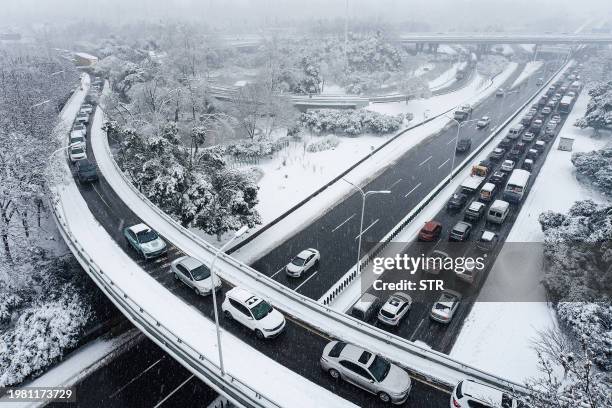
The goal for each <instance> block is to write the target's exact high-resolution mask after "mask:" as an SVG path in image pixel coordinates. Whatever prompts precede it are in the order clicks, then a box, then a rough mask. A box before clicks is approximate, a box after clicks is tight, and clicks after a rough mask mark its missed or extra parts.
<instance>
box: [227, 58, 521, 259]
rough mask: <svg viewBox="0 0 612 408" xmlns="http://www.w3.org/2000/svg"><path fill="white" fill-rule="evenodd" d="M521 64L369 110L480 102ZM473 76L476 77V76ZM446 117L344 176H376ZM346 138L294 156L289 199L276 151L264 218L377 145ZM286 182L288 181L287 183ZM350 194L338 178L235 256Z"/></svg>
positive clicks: (356, 179)
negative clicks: (439, 92) (445, 90)
mask: <svg viewBox="0 0 612 408" xmlns="http://www.w3.org/2000/svg"><path fill="white" fill-rule="evenodd" d="M517 67H518V64H516V63H510V64H508V67H507V68H506V69H505V70H504V72H502V73H501V74H500V75H498V76H497V77H495V78H494V79H493V80H492V81H490V82H489V83H488V84H490V86H487V85H488V84H487V83H480V81H476V80H474V81H473V82H472V83H471V84H472V85H470V86H467V87H465V88H462V89H461V90H458V91H457V92H452V93H450V94H446V95H441V96H438V97H434V98H430V99H426V100H418V101H410V102H409V103H408V104H405V103H404V102H394V103H382V104H371V105H370V106H369V107H368V109H371V110H375V111H378V112H381V113H388V114H397V113H402V111H403V110H405V109H406V107H407V106H413V107H414V106H419V107H420V108H419V109H420V110H421V112H423V111H424V108H425V107H428V108H430V109H426V110H425V111H429V112H431V113H430V116H433V115H435V114H436V113H441V112H444V111H445V110H448V109H452V108H453V107H455V106H457V105H459V104H462V103H471V104H476V103H478V102H479V101H481V100H483V99H485V98H486V97H488V96H490V95H491V94H492V93H493V92H495V90H496V89H497V88H498V87H499V85H500V84H502V83H504V82H505V81H506V80H507V79H508V77H509V76H510V75H512V73H513V72H514V71H515V70H516V68H517ZM475 77H478V76H477V75H476V76H475ZM411 104H412V105H411ZM448 122H449V120H448V118H446V117H443V116H442V117H440V118H437V119H435V120H432V121H431V122H428V123H426V124H424V125H422V126H419V127H417V128H414V129H412V130H410V131H408V132H406V133H404V134H403V135H401V136H400V137H398V138H397V139H395V140H394V141H393V142H391V143H389V144H388V145H387V146H385V147H384V148H383V149H382V150H380V151H379V152H377V153H376V154H375V155H373V156H372V157H371V158H369V159H368V160H366V161H365V162H364V163H362V164H361V165H359V166H357V168H355V169H354V170H352V171H351V172H350V173H349V174H347V175H346V176H345V177H346V178H347V179H348V180H351V181H352V182H353V183H356V184H358V185H363V184H365V183H366V182H367V181H368V180H371V179H373V178H375V177H376V176H378V174H380V173H381V172H382V171H384V169H386V168H387V167H388V166H390V165H392V164H393V162H394V161H395V160H397V159H399V158H400V157H401V156H402V155H403V154H404V153H406V152H407V151H408V150H410V149H411V148H413V147H414V146H415V145H417V144H418V143H419V142H421V141H423V140H424V139H425V138H427V137H429V136H431V135H433V134H434V133H436V132H438V131H439V130H441V129H442V128H443V127H444V126H446V125H447V124H448ZM344 139H345V138H342V139H341V140H342V141H341V143H340V145H339V146H338V147H337V148H336V149H335V150H333V151H329V152H318V153H312V154H308V155H309V157H310V160H309V161H308V164H305V163H304V162H301V161H299V160H296V161H295V162H294V163H293V164H292V165H293V166H296V167H298V169H297V170H299V168H300V167H301V169H302V172H301V173H300V172H299V171H297V170H296V172H295V173H292V174H293V177H294V178H295V182H294V183H293V184H294V185H293V186H291V188H292V189H293V190H291V191H292V192H293V193H292V194H291V195H286V198H283V197H282V196H281V194H280V193H279V191H282V190H279V187H278V186H279V184H277V183H278V181H279V179H281V180H282V178H283V177H284V176H283V174H285V173H286V172H288V171H289V169H288V167H289V166H283V167H281V165H282V159H281V157H282V156H278V157H277V158H276V159H273V160H275V162H276V164H274V165H271V167H272V168H274V169H276V170H275V171H277V173H276V174H273V173H267V174H264V176H263V178H262V179H261V180H260V182H259V186H260V191H259V198H260V203H259V204H258V207H257V209H258V210H260V211H262V212H263V213H264V214H266V217H270V215H271V214H273V213H276V215H277V216H278V215H280V214H281V213H282V212H284V211H286V210H287V209H289V208H290V205H289V204H291V205H295V204H297V203H298V202H299V201H301V200H302V199H304V198H305V197H307V196H308V195H310V194H312V193H313V192H314V191H315V189H311V190H307V189H305V188H304V189H299V188H298V187H300V186H301V183H307V185H312V186H317V187H321V186H323V185H324V184H325V183H327V182H329V181H330V180H332V179H333V178H334V177H336V176H337V174H339V173H340V172H341V171H342V170H344V169H346V168H347V167H348V166H349V165H350V164H351V163H354V162H355V160H353V161H352V162H349V161H348V160H346V157H353V158H356V157H357V156H356V152H357V151H358V150H360V151H362V152H363V151H365V150H367V149H366V148H364V146H367V147H368V148H369V146H374V145H373V144H372V142H373V141H375V140H374V139H373V137H369V138H368V137H365V138H363V139H362V137H361V136H360V137H357V138H355V139H354V142H353V141H351V142H348V143H345V140H344ZM383 140H384V139H381V140H380V142H379V143H378V144H377V145H376V146H379V145H380V144H381V143H382V141H383ZM353 143H354V144H353ZM358 144H361V146H360V147H359V146H357V145H358ZM343 146H344V147H343ZM350 149H354V150H353V152H351V150H350ZM321 153H323V154H321ZM339 158H341V159H339ZM337 162H340V163H344V166H340V165H339V164H338V163H337ZM288 164H289V162H288ZM285 167H287V168H285ZM333 169H336V170H335V171H336V172H334V171H333ZM266 177H267V179H266ZM283 185H285V186H288V183H285V184H283ZM286 188H288V187H286ZM351 193H352V190H351V186H350V185H348V184H347V183H344V182H341V181H340V182H336V183H334V184H333V185H332V186H330V187H328V188H327V189H325V190H324V191H323V192H321V193H320V194H319V195H317V196H316V197H314V198H312V199H311V200H310V201H308V202H307V203H306V204H304V205H303V206H302V207H300V208H299V209H297V210H296V211H294V212H293V213H292V214H290V215H289V216H287V217H285V219H283V220H282V221H280V222H279V223H277V224H275V225H274V226H272V227H271V228H269V229H268V230H266V231H265V232H263V233H262V234H261V235H260V236H259V237H258V238H257V239H255V240H253V241H252V242H250V243H249V244H247V245H245V246H244V247H242V248H240V249H239V250H238V251H236V252H235V253H234V254H233V256H235V257H237V258H238V259H240V260H242V261H243V262H245V263H250V262H253V261H255V260H256V259H258V258H260V257H262V256H263V255H265V254H266V253H267V252H269V251H271V250H272V249H273V248H275V247H276V246H277V245H278V244H279V243H280V242H282V241H284V240H285V239H286V238H287V237H288V236H290V235H291V234H293V233H295V231H299V230H300V229H302V228H304V227H305V226H307V225H308V224H309V223H310V222H311V221H312V220H314V219H316V218H318V217H320V216H321V214H322V213H323V212H324V211H325V210H327V209H328V208H330V207H331V206H333V205H334V203H336V202H338V201H340V200H341V199H342V198H344V197H346V196H348V195H349V194H351ZM283 194H284V192H283ZM266 217H264V225H265V223H266V222H268V221H269V220H270V219H269V218H268V219H266ZM247 236H248V235H247Z"/></svg>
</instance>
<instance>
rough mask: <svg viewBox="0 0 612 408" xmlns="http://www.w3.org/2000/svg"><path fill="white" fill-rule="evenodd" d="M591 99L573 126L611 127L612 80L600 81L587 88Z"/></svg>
mask: <svg viewBox="0 0 612 408" xmlns="http://www.w3.org/2000/svg"><path fill="white" fill-rule="evenodd" d="M589 96H590V97H591V100H590V101H589V103H588V104H587V108H586V112H585V113H584V116H583V117H582V118H579V119H578V120H577V121H576V123H575V124H574V125H575V126H578V127H579V128H581V129H584V128H587V127H591V128H593V129H595V130H599V129H610V128H612V81H610V82H600V83H596V84H595V85H593V87H592V88H591V89H590V90H589Z"/></svg>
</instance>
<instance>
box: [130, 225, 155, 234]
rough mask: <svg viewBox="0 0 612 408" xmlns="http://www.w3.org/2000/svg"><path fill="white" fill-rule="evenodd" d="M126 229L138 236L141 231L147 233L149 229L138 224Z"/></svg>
mask: <svg viewBox="0 0 612 408" xmlns="http://www.w3.org/2000/svg"><path fill="white" fill-rule="evenodd" d="M128 229H129V230H131V231H132V232H133V233H134V234H138V233H140V232H143V231H149V230H150V229H151V228H149V226H148V225H147V224H144V223H140V224H136V225H132V226H131V227H129V228H128Z"/></svg>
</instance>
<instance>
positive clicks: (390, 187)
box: [389, 179, 402, 190]
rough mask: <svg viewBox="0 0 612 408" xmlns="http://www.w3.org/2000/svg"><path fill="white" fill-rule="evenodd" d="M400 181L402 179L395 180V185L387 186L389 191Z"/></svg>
mask: <svg viewBox="0 0 612 408" xmlns="http://www.w3.org/2000/svg"><path fill="white" fill-rule="evenodd" d="M400 181H402V179H399V180H397V181H396V182H395V183H393V184H391V185H390V186H389V190H391V189H392V188H393V187H395V186H396V185H397V183H399V182H400Z"/></svg>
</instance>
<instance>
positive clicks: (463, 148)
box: [457, 138, 472, 153]
mask: <svg viewBox="0 0 612 408" xmlns="http://www.w3.org/2000/svg"><path fill="white" fill-rule="evenodd" d="M471 148H472V139H468V138H465V139H459V141H458V142H457V152H459V153H464V152H467V151H469V150H470V149H471Z"/></svg>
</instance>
